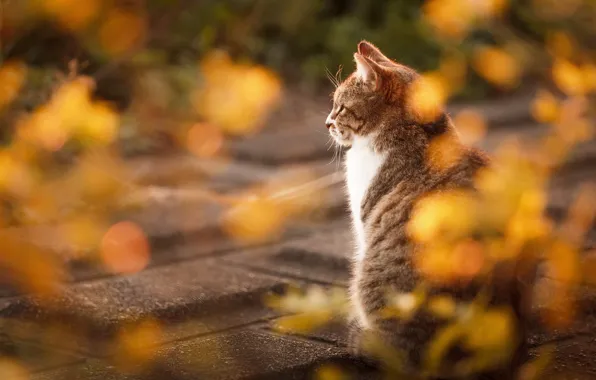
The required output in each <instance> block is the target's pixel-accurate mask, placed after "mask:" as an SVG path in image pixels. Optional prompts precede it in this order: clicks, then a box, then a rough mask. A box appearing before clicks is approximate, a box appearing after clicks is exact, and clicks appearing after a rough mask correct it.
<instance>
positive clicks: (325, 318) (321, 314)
mask: <svg viewBox="0 0 596 380" xmlns="http://www.w3.org/2000/svg"><path fill="white" fill-rule="evenodd" d="M332 318H333V313H332V311H331V310H322V311H313V312H309V313H301V314H294V315H289V316H285V317H281V318H279V319H277V320H275V322H274V328H275V330H277V331H279V332H282V333H307V332H310V331H313V330H315V329H317V328H319V327H321V326H324V325H326V324H327V323H329V322H330V321H331V319H332Z"/></svg>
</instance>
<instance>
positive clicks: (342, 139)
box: [329, 127, 353, 148]
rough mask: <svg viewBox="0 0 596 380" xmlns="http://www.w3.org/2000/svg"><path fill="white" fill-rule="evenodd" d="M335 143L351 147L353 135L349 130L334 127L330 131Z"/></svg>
mask: <svg viewBox="0 0 596 380" xmlns="http://www.w3.org/2000/svg"><path fill="white" fill-rule="evenodd" d="M329 133H330V134H331V137H332V138H333V140H334V141H335V143H336V144H337V145H339V146H342V147H345V148H349V147H351V146H352V139H353V135H352V133H351V132H349V131H344V132H340V130H339V129H337V128H333V127H332V129H331V130H330V131H329Z"/></svg>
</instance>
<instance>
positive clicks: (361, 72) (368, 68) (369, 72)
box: [354, 53, 384, 90]
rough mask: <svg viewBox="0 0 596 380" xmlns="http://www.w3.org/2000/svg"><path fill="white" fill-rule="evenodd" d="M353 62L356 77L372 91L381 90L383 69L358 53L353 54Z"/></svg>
mask: <svg viewBox="0 0 596 380" xmlns="http://www.w3.org/2000/svg"><path fill="white" fill-rule="evenodd" d="M354 60H355V61H356V75H357V76H358V78H360V80H362V81H363V82H364V83H365V84H367V85H369V86H370V87H371V88H372V89H374V90H378V89H379V88H381V82H382V80H383V78H382V77H383V71H384V69H383V68H382V67H381V66H379V65H378V64H377V63H375V62H373V61H372V60H370V59H369V58H366V57H365V56H363V55H362V54H359V53H354Z"/></svg>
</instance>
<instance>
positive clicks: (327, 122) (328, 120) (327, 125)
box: [325, 115, 335, 129]
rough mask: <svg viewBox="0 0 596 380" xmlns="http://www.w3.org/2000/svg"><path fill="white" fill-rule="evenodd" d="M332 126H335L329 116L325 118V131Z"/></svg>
mask: <svg viewBox="0 0 596 380" xmlns="http://www.w3.org/2000/svg"><path fill="white" fill-rule="evenodd" d="M333 124H335V120H333V119H332V118H331V115H329V116H327V120H325V126H326V127H327V129H329V128H331V126H332V125H333Z"/></svg>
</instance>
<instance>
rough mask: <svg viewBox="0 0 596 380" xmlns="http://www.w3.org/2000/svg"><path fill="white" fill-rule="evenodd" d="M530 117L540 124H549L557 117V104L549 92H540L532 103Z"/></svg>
mask: <svg viewBox="0 0 596 380" xmlns="http://www.w3.org/2000/svg"><path fill="white" fill-rule="evenodd" d="M531 112H532V117H534V119H535V120H536V121H539V122H541V123H551V122H553V121H555V120H556V119H557V117H558V116H559V102H558V101H557V99H556V98H555V97H554V95H553V94H551V93H550V92H549V91H546V90H540V91H538V93H537V94H536V97H535V98H534V100H533V102H532V108H531Z"/></svg>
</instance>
